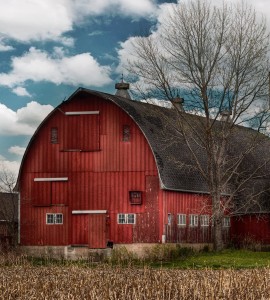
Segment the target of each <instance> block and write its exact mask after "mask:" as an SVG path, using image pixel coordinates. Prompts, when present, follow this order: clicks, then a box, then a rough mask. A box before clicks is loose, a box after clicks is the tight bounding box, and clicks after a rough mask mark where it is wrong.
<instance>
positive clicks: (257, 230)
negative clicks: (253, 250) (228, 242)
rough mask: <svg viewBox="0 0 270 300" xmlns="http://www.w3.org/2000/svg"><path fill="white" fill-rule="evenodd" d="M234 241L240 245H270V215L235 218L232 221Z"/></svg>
mask: <svg viewBox="0 0 270 300" xmlns="http://www.w3.org/2000/svg"><path fill="white" fill-rule="evenodd" d="M232 240H233V242H234V243H235V244H239V245H241V244H243V243H246V244H247V243H253V242H259V243H262V244H270V218H269V214H260V215H255V214H254V215H246V216H239V217H234V218H233V220H232Z"/></svg>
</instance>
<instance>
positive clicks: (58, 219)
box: [54, 214, 63, 224]
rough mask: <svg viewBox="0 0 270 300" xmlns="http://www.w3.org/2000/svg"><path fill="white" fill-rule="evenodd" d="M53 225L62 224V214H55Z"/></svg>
mask: <svg viewBox="0 0 270 300" xmlns="http://www.w3.org/2000/svg"><path fill="white" fill-rule="evenodd" d="M54 222H55V224H63V214H55V218H54Z"/></svg>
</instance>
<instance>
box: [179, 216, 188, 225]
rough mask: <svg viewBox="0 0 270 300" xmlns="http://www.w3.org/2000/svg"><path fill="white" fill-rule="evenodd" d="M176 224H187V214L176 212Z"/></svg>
mask: <svg viewBox="0 0 270 300" xmlns="http://www.w3.org/2000/svg"><path fill="white" fill-rule="evenodd" d="M177 224H178V225H181V226H186V225H187V215H185V214H178V215H177Z"/></svg>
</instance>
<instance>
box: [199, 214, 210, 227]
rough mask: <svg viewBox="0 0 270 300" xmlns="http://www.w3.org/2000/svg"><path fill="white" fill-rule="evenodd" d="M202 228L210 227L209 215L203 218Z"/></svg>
mask: <svg viewBox="0 0 270 300" xmlns="http://www.w3.org/2000/svg"><path fill="white" fill-rule="evenodd" d="M201 226H209V216H208V215H202V216H201Z"/></svg>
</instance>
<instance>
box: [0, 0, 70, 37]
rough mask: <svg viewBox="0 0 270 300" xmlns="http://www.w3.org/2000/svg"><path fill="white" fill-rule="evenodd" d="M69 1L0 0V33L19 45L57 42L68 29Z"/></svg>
mask: <svg viewBox="0 0 270 300" xmlns="http://www.w3.org/2000/svg"><path fill="white" fill-rule="evenodd" d="M70 3H71V1H66V0H57V1H55V0H46V1H43V0H25V1H20V0H9V1H5V0H0V7H1V10H0V32H1V33H2V34H3V35H4V36H6V37H9V38H12V39H16V40H18V41H22V42H28V41H31V40H46V39H51V40H59V39H60V38H61V35H62V34H63V33H64V32H67V31H69V30H71V29H72V18H71V12H70Z"/></svg>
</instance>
